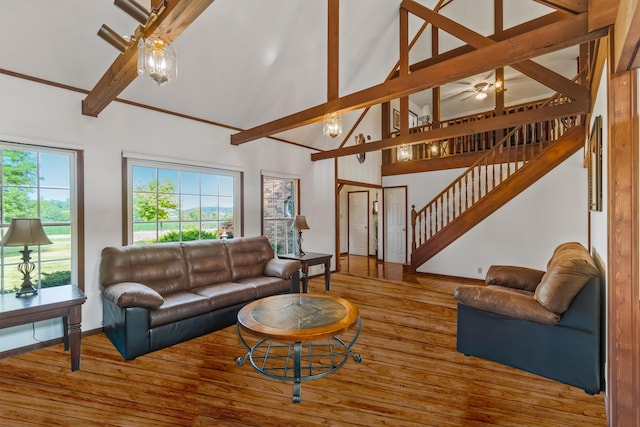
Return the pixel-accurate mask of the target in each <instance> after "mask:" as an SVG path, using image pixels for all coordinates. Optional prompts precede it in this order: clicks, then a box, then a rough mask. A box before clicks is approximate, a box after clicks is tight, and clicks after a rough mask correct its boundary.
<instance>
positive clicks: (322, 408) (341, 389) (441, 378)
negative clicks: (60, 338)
mask: <svg viewBox="0 0 640 427" xmlns="http://www.w3.org/2000/svg"><path fill="white" fill-rule="evenodd" d="M352 261H353V260H352ZM344 271H345V270H343V273H338V274H334V275H332V280H331V282H332V288H331V291H330V292H331V294H332V295H337V296H341V297H344V298H346V299H348V300H350V301H351V302H353V303H354V304H355V305H356V306H357V307H358V308H359V310H360V314H361V317H362V319H363V329H362V332H361V335H360V337H359V340H358V342H357V343H356V344H355V346H354V348H353V349H354V351H355V352H356V353H359V354H360V355H361V356H362V363H359V364H357V363H355V362H354V361H353V360H349V361H348V362H347V363H346V364H345V366H344V367H343V368H342V369H341V370H339V371H337V372H336V373H334V374H331V375H329V376H327V377H324V378H320V379H315V380H311V381H305V382H303V385H302V402H301V403H299V404H294V403H292V402H291V395H292V384H291V383H285V382H281V381H277V380H273V379H270V378H267V377H264V376H262V375H260V374H258V373H257V372H255V371H254V370H253V368H252V367H251V366H250V365H249V364H248V363H247V364H245V365H244V366H238V365H237V363H236V361H235V358H236V357H237V356H241V355H243V353H244V352H243V347H242V346H241V344H240V342H239V340H238V338H237V336H236V332H235V328H234V327H230V328H227V329H224V330H222V331H219V332H215V333H213V334H209V335H207V336H204V337H201V338H198V339H195V340H192V341H189V342H186V343H182V344H179V345H176V346H173V347H171V348H168V349H164V350H161V351H157V352H154V353H152V354H149V355H146V356H142V357H139V358H138V359H136V360H134V361H130V362H127V361H124V360H122V358H121V357H120V355H119V354H118V353H117V351H116V350H115V348H114V347H113V346H112V345H111V343H110V342H109V341H108V340H107V339H106V338H105V336H104V335H102V334H100V335H93V336H89V337H85V338H84V339H83V341H82V364H81V369H80V370H79V371H76V372H73V373H72V372H71V371H70V370H69V356H68V354H67V353H65V352H64V351H63V349H62V345H58V346H53V347H49V348H45V349H41V350H37V351H34V352H31V353H27V354H23V355H19V356H15V357H10V358H6V359H3V360H0V396H1V399H2V401H3V402H4V403H3V405H2V406H1V407H0V408H1V409H0V425H2V426H5V425H6V426H70V425H73V426H143V427H144V426H286V425H291V426H307V425H308V426H315V425H332V426H356V425H357V426H379V425H393V426H496V425H500V426H604V425H606V420H605V409H604V403H603V395H602V394H600V395H599V396H589V395H587V394H586V393H584V391H582V390H579V389H576V388H574V387H570V386H567V385H563V384H560V383H557V382H554V381H551V380H547V379H545V378H542V377H539V376H536V375H532V374H528V373H525V372H522V371H518V370H515V369H512V368H508V367H505V366H502V365H499V364H496V363H493V362H489V361H486V360H481V359H478V358H474V357H465V356H464V355H462V354H459V353H458V352H456V350H455V325H456V308H455V300H454V299H453V297H452V293H453V289H455V287H456V286H457V282H455V281H452V280H444V279H437V278H430V277H422V276H416V277H411V278H410V280H408V281H405V282H400V281H395V280H385V279H381V278H377V277H375V278H374V277H363V276H356V275H354V274H351V273H344ZM310 289H311V291H312V292H317V293H324V292H325V291H324V282H323V278H321V277H319V278H314V279H312V280H311V283H310Z"/></svg>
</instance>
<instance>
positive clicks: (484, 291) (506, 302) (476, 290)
mask: <svg viewBox="0 0 640 427" xmlns="http://www.w3.org/2000/svg"><path fill="white" fill-rule="evenodd" d="M453 296H454V297H455V299H456V300H458V302H459V303H460V304H464V305H467V306H470V307H474V308H477V309H479V310H484V311H488V312H491V313H497V314H502V315H504V316H510V317H515V318H518V319H525V320H531V321H534V322H538V323H544V324H548V325H555V324H556V323H558V321H560V316H559V315H558V314H556V313H554V312H552V311H549V310H547V309H546V308H544V307H543V306H542V305H540V303H538V301H536V300H535V299H533V294H531V293H530V292H526V291H522V290H514V289H509V288H503V287H500V286H476V285H463V286H459V287H458V288H456V290H455V293H454V295H453Z"/></svg>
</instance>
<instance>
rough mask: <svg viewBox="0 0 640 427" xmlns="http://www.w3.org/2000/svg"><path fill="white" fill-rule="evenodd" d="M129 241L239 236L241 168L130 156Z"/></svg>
mask: <svg viewBox="0 0 640 427" xmlns="http://www.w3.org/2000/svg"><path fill="white" fill-rule="evenodd" d="M128 164H129V171H128V176H129V180H128V182H130V183H131V185H130V186H129V188H128V193H129V194H128V198H127V199H128V206H129V218H130V224H131V227H129V231H128V232H129V242H132V243H134V244H147V243H156V242H182V241H187V240H206V239H221V238H231V237H234V235H235V234H236V232H239V231H240V230H239V224H240V181H241V179H240V177H241V174H240V172H234V171H225V170H219V169H211V168H204V167H197V166H183V165H173V164H162V163H158V162H146V161H138V160H131V159H129V162H128Z"/></svg>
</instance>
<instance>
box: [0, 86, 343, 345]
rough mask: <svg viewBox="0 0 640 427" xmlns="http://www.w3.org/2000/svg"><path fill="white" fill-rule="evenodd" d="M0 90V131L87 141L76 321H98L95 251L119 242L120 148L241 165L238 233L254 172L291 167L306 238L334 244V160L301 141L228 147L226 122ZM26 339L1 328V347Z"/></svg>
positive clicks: (251, 207) (23, 137)
mask: <svg viewBox="0 0 640 427" xmlns="http://www.w3.org/2000/svg"><path fill="white" fill-rule="evenodd" d="M154 89H155V90H162V88H154ZM0 93H2V102H1V103H0V138H1V139H3V140H6V141H15V142H29V143H37V144H42V145H48V146H57V147H70V148H77V149H82V150H84V154H85V176H84V179H85V181H84V182H85V260H86V265H85V271H86V277H85V292H86V294H87V296H88V299H87V302H86V303H85V304H84V305H83V310H82V311H83V321H82V328H83V330H91V329H95V328H100V327H101V321H102V306H101V301H100V291H99V287H98V268H99V263H100V252H101V250H102V249H103V248H104V247H105V246H113V245H120V244H121V237H120V236H121V234H122V233H121V229H122V220H121V199H122V195H121V178H120V177H121V153H122V152H123V151H126V152H134V153H141V154H145V155H149V156H155V157H158V158H163V159H166V160H173V161H176V162H180V163H186V164H188V163H194V164H197V165H211V166H216V167H222V168H224V167H228V168H231V169H234V170H241V171H243V172H244V183H245V185H244V235H245V236H253V235H258V234H260V231H261V218H260V212H261V210H260V209H261V208H260V207H261V199H260V172H261V171H262V170H269V171H280V172H282V173H284V174H287V175H294V176H298V177H300V180H301V181H300V182H301V209H302V212H303V213H304V214H306V216H307V221H308V222H309V225H310V226H311V229H310V230H308V231H306V232H305V234H304V239H305V245H307V246H308V247H313V249H314V251H318V252H325V253H333V252H334V250H335V238H334V232H333V230H334V226H333V224H334V215H333V212H335V199H334V195H333V193H334V187H333V185H334V171H333V169H334V167H333V162H332V161H323V162H311V161H310V156H309V151H308V150H307V149H304V148H300V147H296V146H293V145H289V144H283V143H281V142H275V141H272V140H268V139H262V140H259V141H254V142H251V143H247V144H243V145H241V146H232V145H231V144H230V142H229V135H230V131H229V130H227V129H224V128H218V127H215V126H211V125H207V124H204V123H200V122H196V121H190V120H185V119H181V118H178V117H174V116H171V115H167V114H161V113H156V112H153V111H150V110H145V109H141V108H136V107H132V106H128V105H125V104H121V103H118V102H112V103H111V104H110V105H109V106H108V107H107V108H106V109H105V110H104V111H103V112H102V113H101V114H100V116H99V117H98V118H93V117H87V116H83V115H82V114H81V100H82V99H83V98H84V95H82V94H79V93H75V92H71V91H67V90H63V89H58V88H55V87H50V86H45V85H41V84H38V83H33V82H29V81H25V80H21V79H17V78H12V77H9V76H5V75H0ZM332 262H333V263H334V267H335V260H333V261H332ZM334 267H333V268H334ZM48 323H52V322H48ZM40 329H43V330H42V331H40V330H39V331H38V339H39V340H45V339H50V338H53V337H58V336H61V327H59V323H55V328H51V327H49V328H46V327H45V328H40ZM31 343H33V340H32V338H31V327H30V326H27V327H16V328H9V329H4V330H0V351H1V350H3V349H6V348H13V347H20V346H24V345H28V344H31Z"/></svg>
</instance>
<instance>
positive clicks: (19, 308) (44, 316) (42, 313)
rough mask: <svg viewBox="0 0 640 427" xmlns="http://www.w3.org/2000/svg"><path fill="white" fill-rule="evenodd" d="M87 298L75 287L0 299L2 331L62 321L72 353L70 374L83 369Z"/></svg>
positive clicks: (51, 289)
mask: <svg viewBox="0 0 640 427" xmlns="http://www.w3.org/2000/svg"><path fill="white" fill-rule="evenodd" d="M86 300H87V296H86V295H85V294H84V292H82V291H81V290H80V289H78V287H77V286H74V285H65V286H55V287H52V288H42V289H40V291H38V294H37V295H32V296H30V297H21V298H17V297H16V296H15V294H2V295H0V329H3V328H9V327H11V326H18V325H24V324H27V323H33V322H39V321H41V320H49V319H55V318H57V317H62V327H63V333H64V338H63V340H64V349H65V351H66V350H69V349H70V350H71V351H70V353H71V370H72V371H76V370H78V369H80V345H81V342H80V340H81V337H82V333H81V329H80V321H81V318H82V310H81V305H82V304H83V303H84V302H85V301H86Z"/></svg>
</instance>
